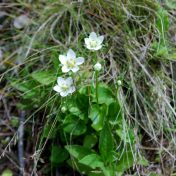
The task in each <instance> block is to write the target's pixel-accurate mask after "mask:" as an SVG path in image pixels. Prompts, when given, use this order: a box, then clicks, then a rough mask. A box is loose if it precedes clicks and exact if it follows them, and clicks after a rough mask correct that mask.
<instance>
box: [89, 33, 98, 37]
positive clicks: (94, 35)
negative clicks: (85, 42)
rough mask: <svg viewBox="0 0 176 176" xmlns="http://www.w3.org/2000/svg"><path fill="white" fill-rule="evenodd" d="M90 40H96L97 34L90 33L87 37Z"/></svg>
mask: <svg viewBox="0 0 176 176" xmlns="http://www.w3.org/2000/svg"><path fill="white" fill-rule="evenodd" d="M89 38H90V39H96V38H97V34H96V33H95V32H91V33H90V35H89Z"/></svg>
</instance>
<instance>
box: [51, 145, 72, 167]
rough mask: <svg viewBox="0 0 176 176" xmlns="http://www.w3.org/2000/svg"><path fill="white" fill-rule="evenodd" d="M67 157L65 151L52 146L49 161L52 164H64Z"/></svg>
mask: <svg viewBox="0 0 176 176" xmlns="http://www.w3.org/2000/svg"><path fill="white" fill-rule="evenodd" d="M68 157H69V154H68V152H67V150H65V149H63V148H60V147H58V146H52V150H51V157H50V160H51V162H52V163H53V164H55V165H57V164H59V163H62V162H64V161H65V160H66V159H67V158H68Z"/></svg>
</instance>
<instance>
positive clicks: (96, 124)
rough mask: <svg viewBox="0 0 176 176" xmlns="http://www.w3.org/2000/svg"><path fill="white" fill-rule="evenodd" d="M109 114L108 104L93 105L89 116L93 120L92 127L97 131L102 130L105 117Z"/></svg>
mask: <svg viewBox="0 0 176 176" xmlns="http://www.w3.org/2000/svg"><path fill="white" fill-rule="evenodd" d="M106 114H107V106H106V105H102V106H99V105H97V104H95V105H93V106H92V107H91V109H90V113H89V118H90V119H91V120H92V125H91V126H92V128H93V129H95V130H96V131H100V130H102V128H103V125H104V118H105V117H106Z"/></svg>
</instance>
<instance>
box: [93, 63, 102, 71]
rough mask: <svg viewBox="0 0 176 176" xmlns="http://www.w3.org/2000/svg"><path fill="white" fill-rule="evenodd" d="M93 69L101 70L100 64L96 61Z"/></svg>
mask: <svg viewBox="0 0 176 176" xmlns="http://www.w3.org/2000/svg"><path fill="white" fill-rule="evenodd" d="M94 70H95V71H100V70H101V64H100V63H99V62H97V63H96V64H95V65H94Z"/></svg>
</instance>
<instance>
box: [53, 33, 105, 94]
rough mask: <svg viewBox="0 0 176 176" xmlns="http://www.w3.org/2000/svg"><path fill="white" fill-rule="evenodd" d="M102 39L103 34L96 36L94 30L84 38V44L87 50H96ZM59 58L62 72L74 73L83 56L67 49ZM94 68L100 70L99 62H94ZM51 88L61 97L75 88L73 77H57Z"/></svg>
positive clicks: (82, 61)
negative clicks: (54, 84)
mask: <svg viewBox="0 0 176 176" xmlns="http://www.w3.org/2000/svg"><path fill="white" fill-rule="evenodd" d="M103 40H104V36H97V34H96V33H95V32H91V33H90V35H89V38H85V46H86V48H88V49H89V50H92V51H97V50H99V49H101V48H102V42H103ZM59 60H60V62H61V64H62V72H63V73H68V72H73V73H76V72H77V71H78V70H79V65H81V64H83V63H84V58H83V57H76V53H75V52H74V51H73V50H72V49H69V50H68V51H67V54H66V55H59ZM94 69H95V70H96V71H100V70H101V64H100V63H96V64H95V65H94ZM53 89H54V90H55V91H56V92H58V93H59V94H60V95H61V96H62V97H65V96H67V95H68V94H71V93H73V92H74V91H75V90H76V89H75V86H74V85H73V78H71V77H68V78H63V77H58V79H57V85H56V86H54V88H53Z"/></svg>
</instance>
